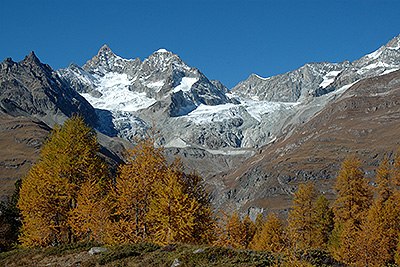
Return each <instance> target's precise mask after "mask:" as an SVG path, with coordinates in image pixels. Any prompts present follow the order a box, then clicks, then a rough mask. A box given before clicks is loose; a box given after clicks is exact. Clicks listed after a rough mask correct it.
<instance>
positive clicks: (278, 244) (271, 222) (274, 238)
mask: <svg viewBox="0 0 400 267" xmlns="http://www.w3.org/2000/svg"><path fill="white" fill-rule="evenodd" d="M285 243H286V238H285V233H284V226H283V223H282V222H281V220H279V219H278V217H277V216H276V215H275V214H274V213H270V214H269V215H268V216H267V218H266V220H265V222H264V224H263V225H262V227H261V230H260V231H259V232H257V233H256V235H255V236H254V239H253V241H252V243H251V248H252V249H255V250H264V251H273V252H281V251H282V250H283V249H284V248H285Z"/></svg>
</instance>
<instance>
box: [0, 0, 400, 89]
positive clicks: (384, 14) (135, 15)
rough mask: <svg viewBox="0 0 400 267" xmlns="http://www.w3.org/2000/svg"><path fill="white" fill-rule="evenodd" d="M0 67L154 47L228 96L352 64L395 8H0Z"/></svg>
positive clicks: (380, 37) (322, 4)
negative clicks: (253, 77)
mask: <svg viewBox="0 0 400 267" xmlns="http://www.w3.org/2000/svg"><path fill="white" fill-rule="evenodd" d="M0 7H1V9H0V10H1V15H0V36H1V39H0V61H3V60H4V59H5V58H7V57H12V58H13V60H14V61H20V60H22V59H23V58H24V56H25V55H26V54H29V52H30V51H31V50H34V51H35V53H36V55H37V56H38V57H39V58H40V60H41V61H42V62H44V63H47V64H49V65H50V66H51V67H53V69H59V68H64V67H67V66H68V65H69V63H70V62H75V63H77V64H78V65H83V64H84V63H85V62H86V61H87V60H89V59H90V58H92V57H93V56H94V55H96V54H97V51H98V50H99V49H100V47H101V46H102V45H103V44H107V45H108V46H109V47H110V48H111V49H112V50H113V51H114V53H115V54H117V55H119V56H121V57H124V58H137V57H139V58H140V59H142V60H143V59H144V58H146V57H148V56H149V55H150V54H151V53H152V52H154V51H156V50H158V49H159V48H166V49H168V50H170V51H172V52H174V53H175V54H178V55H179V56H180V57H181V58H182V59H183V60H184V61H185V62H186V63H188V64H189V65H190V66H192V67H196V68H199V69H200V70H201V71H202V72H203V73H204V74H205V75H206V76H207V77H208V78H210V79H217V80H220V81H221V82H222V83H224V84H225V85H226V86H227V87H228V88H231V87H233V86H235V85H236V84H237V83H238V82H240V81H242V80H245V79H247V77H248V76H249V75H250V74H251V73H256V74H258V75H260V76H263V77H269V76H273V75H277V74H284V73H286V72H288V71H291V70H294V69H297V68H299V67H301V66H302V65H304V64H306V63H308V62H320V61H329V62H339V61H343V60H346V59H348V60H350V61H353V60H356V59H358V58H360V57H362V56H363V55H365V54H367V53H370V52H373V51H374V50H376V49H378V48H379V47H380V46H381V45H384V44H386V43H387V42H388V41H389V40H390V39H392V38H393V37H394V36H397V35H399V34H400V16H399V14H400V0H392V1H390V0H375V1H372V0H364V1H362V0H359V1H358V0H357V1H356V0H336V1H330V0H318V1H316V0H315V1H312V0H303V1H302V0H296V1H289V0H263V1H261V0H246V1H245V0H243V1H236V0H213V1H211V0H201V1H200V0H185V1H178V0H174V1H168V0H159V1H155V0H140V1H134V0H133V1H127V0H125V1H124V0H108V1H106V0H80V1H74V0H68V1H61V0H47V1H43V0H35V1H33V0H29V1H19V0H0Z"/></svg>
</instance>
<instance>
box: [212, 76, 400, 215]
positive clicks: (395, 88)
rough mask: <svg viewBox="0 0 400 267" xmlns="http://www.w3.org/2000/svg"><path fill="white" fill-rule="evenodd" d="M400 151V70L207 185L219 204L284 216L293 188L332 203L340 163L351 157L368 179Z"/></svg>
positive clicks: (364, 83) (356, 90) (354, 90)
mask: <svg viewBox="0 0 400 267" xmlns="http://www.w3.org/2000/svg"><path fill="white" fill-rule="evenodd" d="M399 147H400V71H395V72H391V73H389V74H387V75H383V76H378V77H373V78H367V79H364V80H361V81H359V82H358V83H356V84H354V85H353V86H352V87H350V88H349V89H348V90H347V91H346V92H345V93H344V94H343V95H342V96H341V97H340V98H338V99H337V100H335V101H333V102H332V103H330V104H328V105H327V106H326V107H325V108H324V109H323V110H322V111H321V112H320V113H319V114H318V115H317V116H315V117H314V118H313V119H311V120H310V121H309V122H307V123H304V124H303V125H301V126H299V127H297V128H295V129H294V130H293V131H291V132H288V133H287V134H284V135H282V136H280V137H279V138H278V139H277V140H275V142H273V143H271V144H269V145H267V146H265V147H263V148H261V149H260V150H259V152H258V153H257V154H256V155H255V156H253V157H251V158H249V159H248V160H247V161H246V162H245V164H244V165H243V166H240V167H239V168H237V169H236V170H232V171H230V172H229V173H227V174H226V175H223V176H220V177H217V178H215V179H214V180H213V181H211V182H210V184H213V183H214V184H215V185H216V186H215V190H216V191H215V195H217V196H218V197H217V198H216V199H215V202H216V203H217V204H218V205H221V206H224V205H227V203H229V204H230V205H234V206H235V208H241V209H242V211H246V212H250V213H252V214H253V215H254V214H256V213H257V212H259V211H265V210H266V211H270V210H281V211H284V210H285V209H287V208H288V207H289V205H290V201H291V195H292V194H293V192H295V190H297V186H298V185H299V184H300V183H304V182H306V181H308V180H310V181H313V182H314V183H316V185H317V188H318V190H319V191H320V192H321V193H325V194H326V195H327V196H328V198H331V199H332V198H333V190H332V185H333V184H334V182H335V178H336V175H337V172H338V170H339V169H340V165H341V162H342V161H343V160H344V158H345V157H346V156H348V155H350V154H351V153H356V154H357V155H358V156H359V157H360V158H361V159H362V161H363V165H364V166H363V167H365V170H366V171H367V173H366V174H367V176H369V177H371V176H373V172H372V171H373V170H375V169H376V167H377V166H378V165H379V162H380V161H381V160H382V159H383V157H384V156H385V155H388V156H393V154H394V153H396V152H397V150H398V148H399ZM221 188H223V189H222V190H221Z"/></svg>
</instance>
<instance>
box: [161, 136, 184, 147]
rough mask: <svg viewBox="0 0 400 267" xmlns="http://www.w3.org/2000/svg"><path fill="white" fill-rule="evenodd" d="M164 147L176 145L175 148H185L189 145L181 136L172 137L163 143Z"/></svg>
mask: <svg viewBox="0 0 400 267" xmlns="http://www.w3.org/2000/svg"><path fill="white" fill-rule="evenodd" d="M165 147H177V148H185V147H189V145H188V144H187V143H186V142H185V141H183V140H182V139H181V138H176V139H172V140H171V141H169V142H168V144H166V145H165Z"/></svg>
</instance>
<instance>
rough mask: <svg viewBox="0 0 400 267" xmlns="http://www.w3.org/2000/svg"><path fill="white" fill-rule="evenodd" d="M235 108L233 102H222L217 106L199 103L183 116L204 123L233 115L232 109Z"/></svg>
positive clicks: (229, 117)
mask: <svg viewBox="0 0 400 267" xmlns="http://www.w3.org/2000/svg"><path fill="white" fill-rule="evenodd" d="M235 108H237V106H235V105H234V104H231V103H229V104H222V105H217V106H208V105H204V104H201V105H200V106H198V107H197V108H196V109H195V110H193V111H192V112H190V113H189V114H188V115H186V116H185V118H187V119H188V120H190V121H192V122H194V123H195V124H204V123H211V122H217V121H224V120H227V119H231V118H232V117H237V116H235V112H234V109H235Z"/></svg>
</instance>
